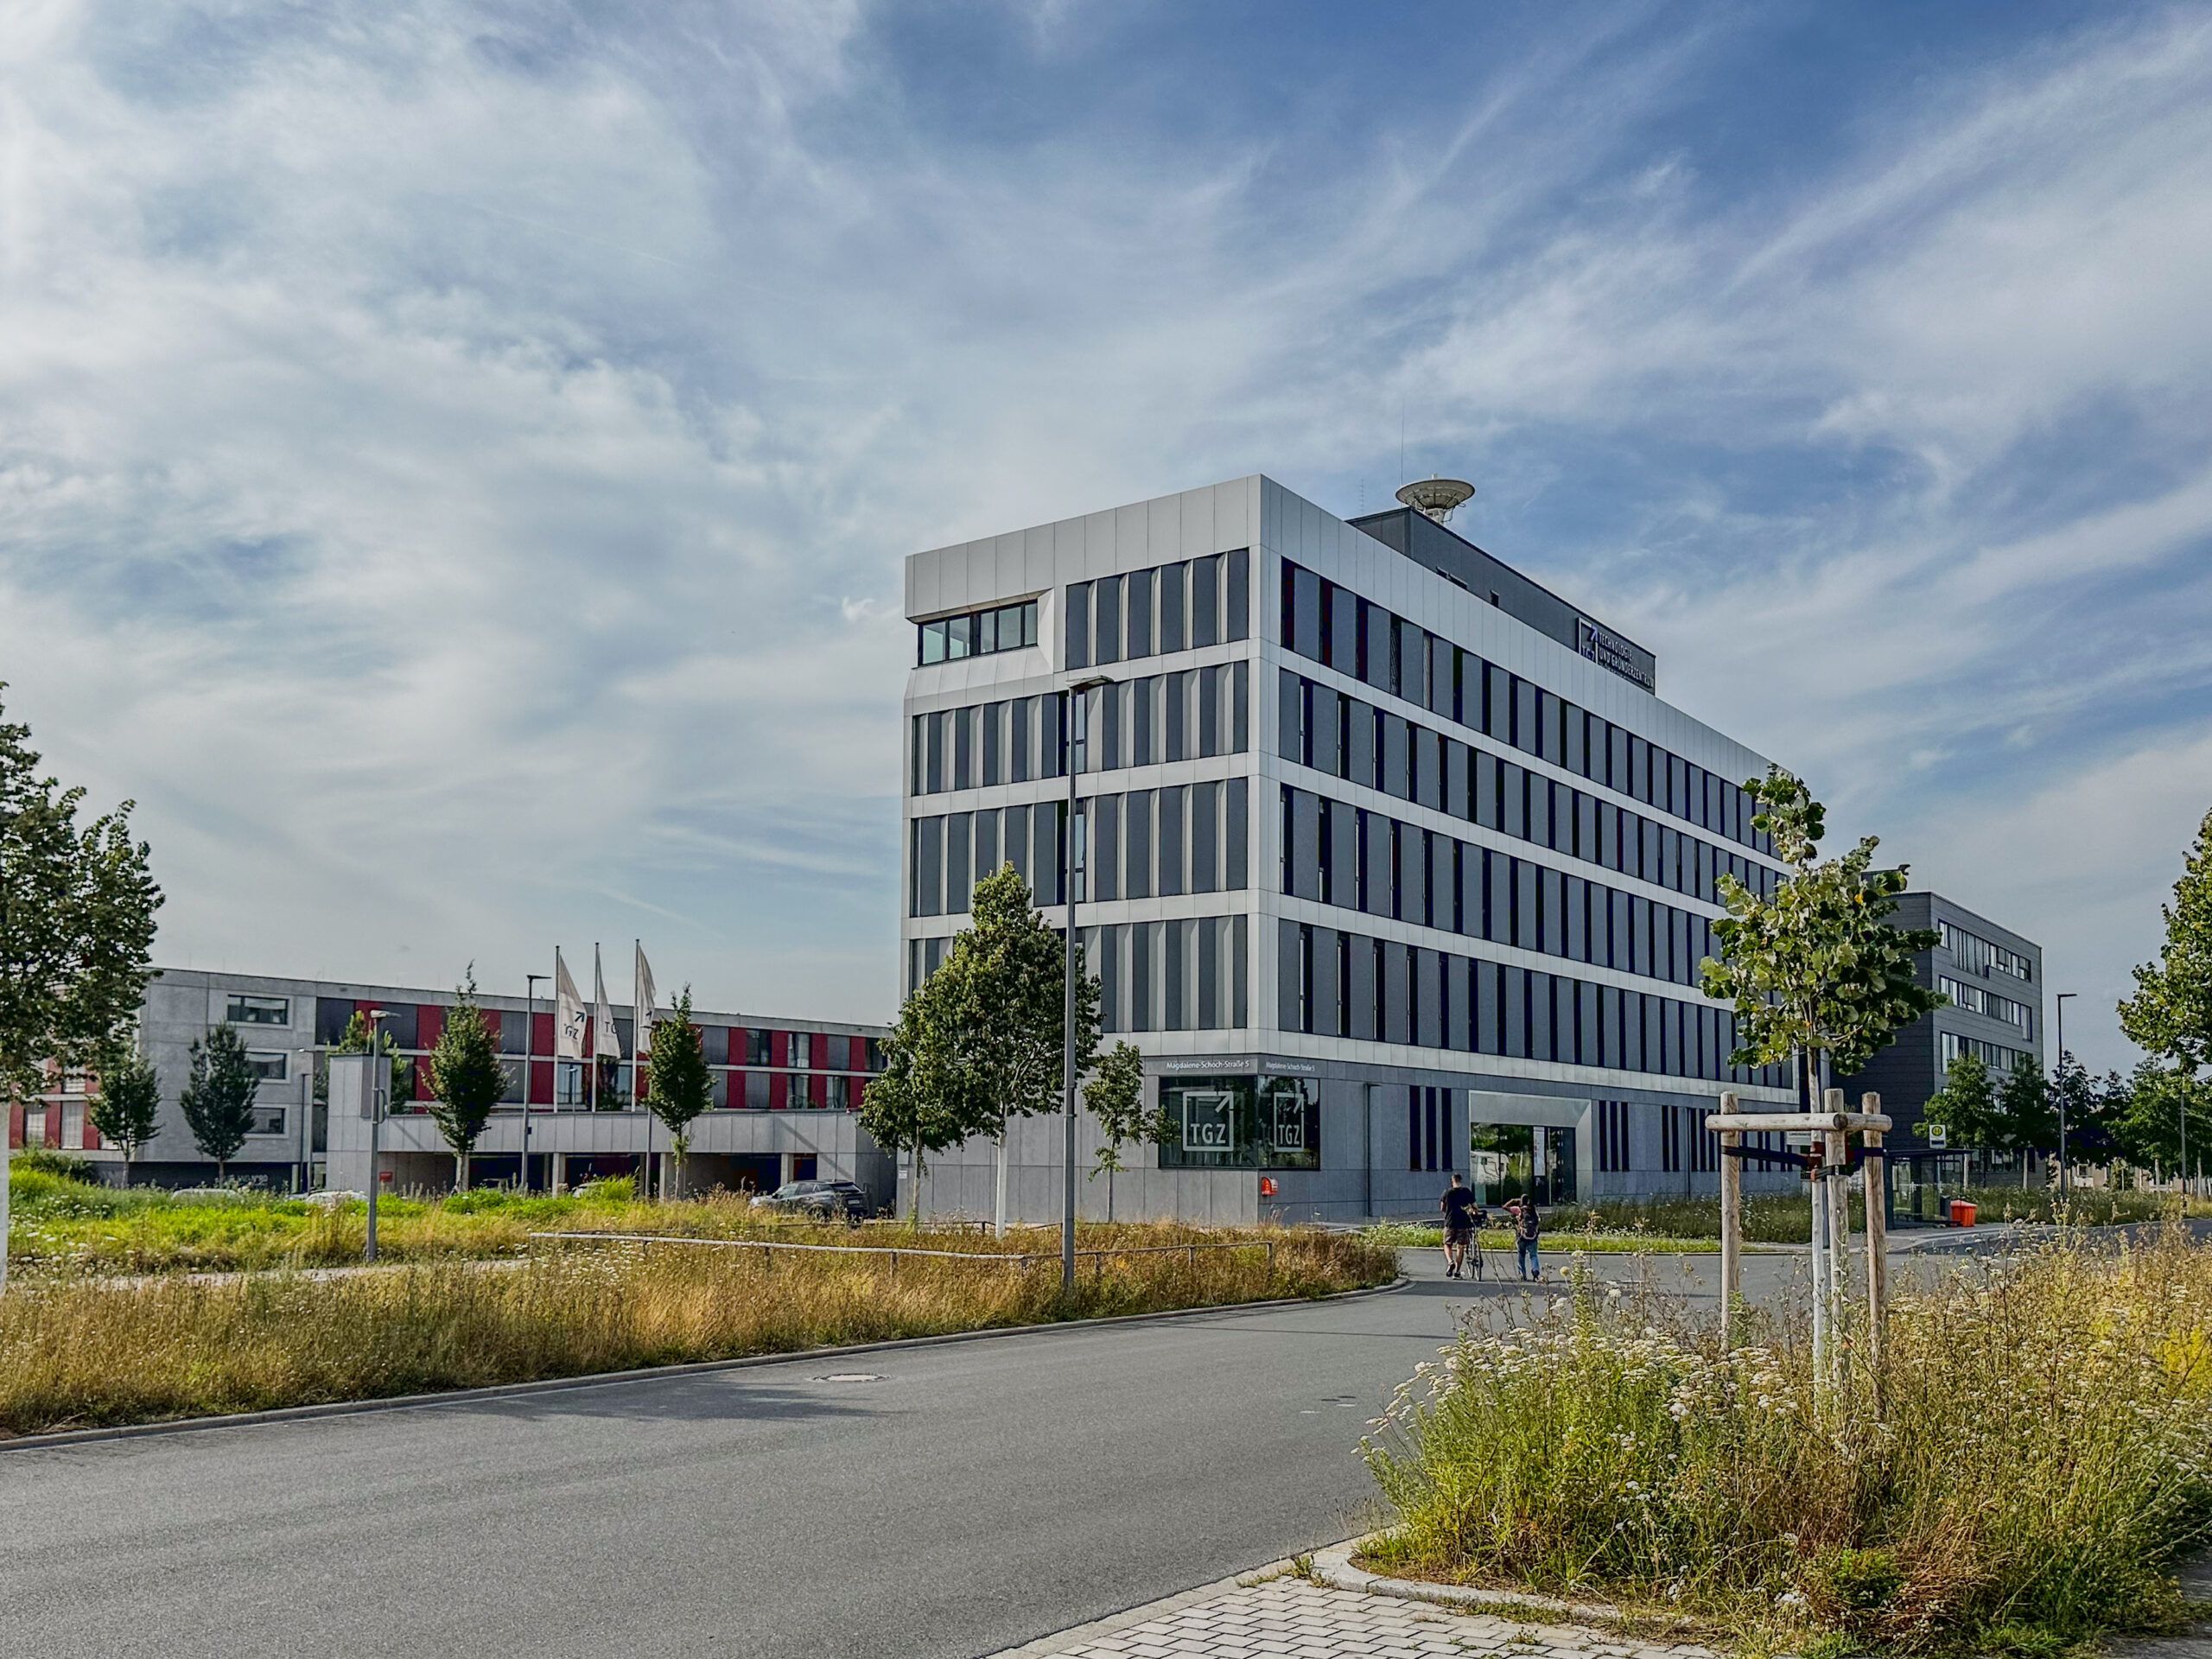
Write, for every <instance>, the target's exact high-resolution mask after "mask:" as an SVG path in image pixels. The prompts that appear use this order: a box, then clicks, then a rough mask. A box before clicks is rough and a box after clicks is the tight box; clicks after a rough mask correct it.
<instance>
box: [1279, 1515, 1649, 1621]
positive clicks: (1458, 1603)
mask: <svg viewBox="0 0 2212 1659" xmlns="http://www.w3.org/2000/svg"><path fill="white" fill-rule="evenodd" d="M1380 1536H1381V1535H1380V1534H1379V1533H1370V1534H1368V1535H1367V1536H1366V1537H1363V1538H1347V1539H1346V1540H1345V1541H1344V1542H1343V1543H1341V1544H1332V1545H1331V1546H1330V1547H1329V1548H1326V1549H1317V1550H1315V1551H1314V1552H1313V1578H1314V1580H1315V1581H1316V1582H1317V1583H1320V1584H1325V1585H1327V1586H1329V1588H1331V1589H1332V1590H1347V1591H1350V1592H1352V1593H1353V1594H1355V1595H1363V1596H1389V1597H1391V1598H1393V1599H1395V1600H1398V1601H1425V1602H1428V1603H1431V1604H1433V1605H1436V1606H1440V1607H1468V1608H1475V1609H1478V1610H1486V1609H1494V1608H1507V1609H1519V1610H1521V1611H1528V1612H1537V1613H1546V1614H1548V1615H1550V1616H1551V1617H1552V1618H1566V1619H1573V1620H1575V1621H1577V1622H1579V1623H1582V1624H1618V1622H1619V1621H1620V1620H1621V1618H1623V1617H1624V1615H1623V1613H1622V1612H1621V1610H1620V1609H1619V1608H1618V1607H1615V1606H1611V1605H1609V1604H1607V1603H1605V1602H1600V1601H1562V1600H1560V1599H1559V1598H1558V1597H1556V1596H1539V1595H1535V1594H1533V1593H1531V1592H1528V1591H1525V1590H1475V1589H1470V1588H1466V1587H1464V1586H1459V1585H1453V1584H1428V1583H1425V1582H1423V1581H1421V1580H1418V1579H1391V1578H1385V1577H1383V1575H1382V1574H1381V1573H1370V1572H1368V1571H1367V1570H1366V1569H1365V1568H1364V1567H1354V1566H1353V1565H1352V1564H1351V1558H1352V1557H1353V1556H1354V1555H1355V1554H1358V1552H1359V1549H1360V1547H1361V1546H1362V1545H1363V1544H1365V1543H1367V1542H1369V1541H1370V1540H1371V1539H1374V1538H1377V1537H1380Z"/></svg>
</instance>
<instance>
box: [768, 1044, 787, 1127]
mask: <svg viewBox="0 0 2212 1659" xmlns="http://www.w3.org/2000/svg"><path fill="white" fill-rule="evenodd" d="M782 1034H783V1033H780V1032H779V1033H777V1035H778V1036H779V1037H780V1036H781V1035H782ZM790 1105H791V1073H790V1072H788V1071H775V1072H771V1073H770V1074H769V1077H768V1109H769V1110H770V1111H772V1112H780V1111H783V1110H785V1109H786V1108H788V1107H789V1106H790Z"/></svg>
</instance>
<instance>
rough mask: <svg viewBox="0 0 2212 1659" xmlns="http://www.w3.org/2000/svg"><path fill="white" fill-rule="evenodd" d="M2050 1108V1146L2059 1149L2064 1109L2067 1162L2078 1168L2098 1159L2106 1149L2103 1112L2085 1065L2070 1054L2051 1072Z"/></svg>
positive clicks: (2095, 1086)
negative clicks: (2095, 1158)
mask: <svg viewBox="0 0 2212 1659" xmlns="http://www.w3.org/2000/svg"><path fill="white" fill-rule="evenodd" d="M2049 1098H2050V1137H2051V1138H2050V1145H2051V1146H2052V1147H2056V1146H2057V1145H2058V1123H2059V1115H2060V1112H2061V1110H2062V1109H2063V1111H2064V1114H2065V1121H2066V1161H2067V1163H2068V1164H2069V1165H2073V1164H2078V1163H2080V1162H2081V1161H2082V1160H2083V1159H2085V1158H2094V1157H2096V1156H2097V1155H2098V1153H2099V1151H2100V1149H2101V1147H2102V1146H2103V1144H2104V1143H2103V1141H2102V1139H2101V1132H2100V1127H2099V1126H2100V1123H2101V1104H2100V1102H2099V1098H2098V1090H2097V1085H2096V1083H2095V1080H2094V1079H2093V1078H2092V1077H2090V1076H2089V1074H2088V1071H2085V1070H2083V1069H2082V1062H2081V1061H2079V1060H2077V1059H2075V1058H2074V1056H2073V1055H2072V1054H2071V1053H2070V1052H2069V1053H2064V1054H2061V1055H2060V1056H2059V1057H2058V1064H2057V1065H2054V1066H2053V1067H2051V1069H2050V1088H2049Z"/></svg>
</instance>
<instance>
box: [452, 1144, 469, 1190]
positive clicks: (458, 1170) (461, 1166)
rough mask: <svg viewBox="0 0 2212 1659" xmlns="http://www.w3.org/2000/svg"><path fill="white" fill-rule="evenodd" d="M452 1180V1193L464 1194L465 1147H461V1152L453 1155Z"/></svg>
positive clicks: (465, 1182) (465, 1187)
mask: <svg viewBox="0 0 2212 1659" xmlns="http://www.w3.org/2000/svg"><path fill="white" fill-rule="evenodd" d="M453 1180H454V1192H467V1191H468V1151H467V1147H463V1148H462V1149H461V1151H459V1152H456V1153H455V1154H454V1155H453Z"/></svg>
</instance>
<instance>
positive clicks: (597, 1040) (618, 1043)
mask: <svg viewBox="0 0 2212 1659" xmlns="http://www.w3.org/2000/svg"><path fill="white" fill-rule="evenodd" d="M591 1020H592V1030H591V1052H592V1058H594V1059H601V1060H604V1059H615V1060H619V1059H620V1058H622V1033H620V1032H619V1031H617V1030H615V1029H614V1005H613V1003H611V1002H609V1001H607V970H606V969H603V968H601V966H600V963H599V947H598V946H597V945H595V944H594V946H592V948H591Z"/></svg>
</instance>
